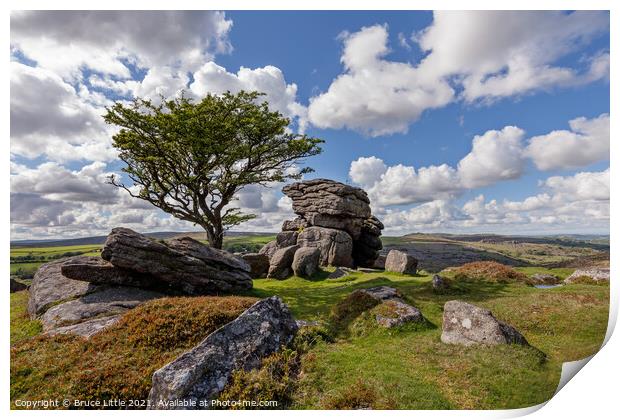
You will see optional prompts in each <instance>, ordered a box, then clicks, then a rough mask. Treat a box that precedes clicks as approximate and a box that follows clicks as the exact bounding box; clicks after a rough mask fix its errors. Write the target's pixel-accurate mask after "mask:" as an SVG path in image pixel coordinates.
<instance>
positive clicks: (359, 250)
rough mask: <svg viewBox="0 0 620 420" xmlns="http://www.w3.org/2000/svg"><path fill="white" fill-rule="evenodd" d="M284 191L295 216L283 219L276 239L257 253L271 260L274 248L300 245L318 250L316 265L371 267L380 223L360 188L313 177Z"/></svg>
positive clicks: (379, 242) (375, 252)
mask: <svg viewBox="0 0 620 420" xmlns="http://www.w3.org/2000/svg"><path fill="white" fill-rule="evenodd" d="M282 192H283V193H284V194H286V195H287V196H288V197H290V198H291V200H292V202H293V211H294V212H295V213H296V214H297V215H298V217H297V218H295V219H293V220H286V221H284V223H282V232H280V233H278V235H277V237H276V240H275V241H272V242H269V243H268V244H266V245H265V246H263V248H262V249H261V250H260V251H259V253H261V254H265V255H268V256H269V258H270V259H272V258H273V257H274V255H275V254H276V252H277V251H278V250H280V249H284V248H287V247H290V246H292V245H298V246H300V247H301V248H318V249H319V251H320V256H319V265H320V266H324V267H325V266H334V267H350V268H353V267H373V265H374V263H375V260H376V259H377V258H378V257H379V250H381V248H382V246H383V245H382V243H381V239H380V236H381V230H382V229H383V224H382V223H381V222H380V221H379V219H377V218H376V217H374V216H373V215H372V214H371V210H370V200H369V199H368V195H367V194H366V192H365V191H364V190H362V189H361V188H356V187H352V186H350V185H346V184H342V183H340V182H336V181H332V180H329V179H313V180H310V181H303V182H296V183H294V184H290V185H287V186H285V187H284V188H283V189H282ZM271 265H272V266H273V265H274V264H273V262H272V263H271Z"/></svg>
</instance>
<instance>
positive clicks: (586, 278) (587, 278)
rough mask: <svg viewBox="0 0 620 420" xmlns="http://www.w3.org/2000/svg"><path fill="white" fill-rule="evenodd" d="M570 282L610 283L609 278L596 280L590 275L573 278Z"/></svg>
mask: <svg viewBox="0 0 620 420" xmlns="http://www.w3.org/2000/svg"><path fill="white" fill-rule="evenodd" d="M570 284H589V285H608V284H609V280H596V279H593V278H592V277H590V276H579V277H575V278H574V279H571V281H570Z"/></svg>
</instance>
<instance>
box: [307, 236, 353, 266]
mask: <svg viewBox="0 0 620 420" xmlns="http://www.w3.org/2000/svg"><path fill="white" fill-rule="evenodd" d="M297 245H299V246H300V247H313V248H319V250H320V251H321V257H320V260H319V264H320V265H322V266H328V265H331V266H336V267H353V258H352V256H351V254H352V251H353V240H352V239H351V236H350V235H349V234H348V233H347V232H344V231H342V230H337V229H330V228H324V227H318V226H313V227H309V228H306V229H304V230H303V232H301V233H300V234H299V236H298V237H297Z"/></svg>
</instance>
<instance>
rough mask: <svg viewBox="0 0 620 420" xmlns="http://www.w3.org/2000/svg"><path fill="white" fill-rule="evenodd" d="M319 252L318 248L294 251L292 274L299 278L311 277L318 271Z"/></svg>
mask: <svg viewBox="0 0 620 420" xmlns="http://www.w3.org/2000/svg"><path fill="white" fill-rule="evenodd" d="M320 257H321V250H319V248H311V247H308V248H299V249H298V250H297V251H295V256H294V257H293V263H292V265H291V268H292V269H293V273H294V274H295V275H296V276H299V277H312V275H313V274H314V273H316V272H317V270H318V269H319V258H320Z"/></svg>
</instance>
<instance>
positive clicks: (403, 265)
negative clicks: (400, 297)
mask: <svg viewBox="0 0 620 420" xmlns="http://www.w3.org/2000/svg"><path fill="white" fill-rule="evenodd" d="M417 268H418V260H416V259H415V258H414V257H413V256H412V255H409V254H407V253H406V252H404V251H399V250H397V249H393V250H391V251H390V252H389V253H388V255H387V257H386V258H385V271H394V272H396V273H402V274H416V272H417Z"/></svg>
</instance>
